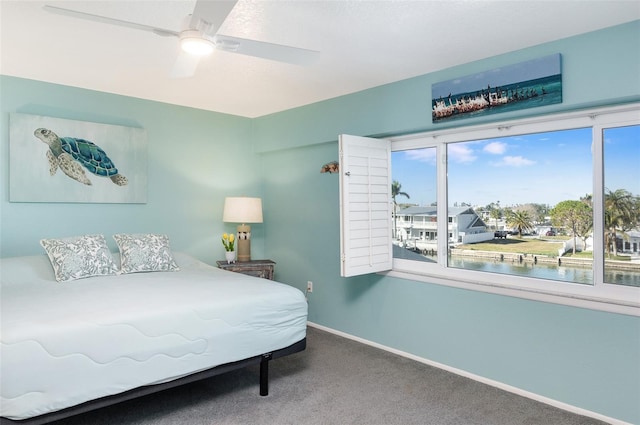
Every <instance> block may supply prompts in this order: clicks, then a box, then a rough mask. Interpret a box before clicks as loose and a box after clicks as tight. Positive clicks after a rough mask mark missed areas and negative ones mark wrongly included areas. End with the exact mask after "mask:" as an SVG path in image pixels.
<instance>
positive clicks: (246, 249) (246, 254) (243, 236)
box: [237, 224, 251, 263]
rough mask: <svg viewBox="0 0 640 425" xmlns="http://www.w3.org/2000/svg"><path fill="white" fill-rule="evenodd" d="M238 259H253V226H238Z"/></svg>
mask: <svg viewBox="0 0 640 425" xmlns="http://www.w3.org/2000/svg"><path fill="white" fill-rule="evenodd" d="M237 241H238V259H237V261H238V262H239V263H242V262H246V261H251V226H249V225H246V224H241V225H239V226H238V238H237Z"/></svg>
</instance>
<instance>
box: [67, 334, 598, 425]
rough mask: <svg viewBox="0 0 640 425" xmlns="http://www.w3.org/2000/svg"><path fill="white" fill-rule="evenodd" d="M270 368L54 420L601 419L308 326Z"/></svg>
mask: <svg viewBox="0 0 640 425" xmlns="http://www.w3.org/2000/svg"><path fill="white" fill-rule="evenodd" d="M270 377H271V380H270V388H269V392H270V395H269V396H268V397H260V396H259V395H258V368H257V367H255V368H254V367H250V368H247V369H244V370H239V371H234V372H230V373H228V374H225V375H222V376H218V377H214V378H211V379H208V380H205V381H201V382H197V383H193V384H189V385H186V386H183V387H180V388H177V389H171V390H167V391H164V392H161V393H158V394H155V395H151V396H147V397H144V398H141V399H136V400H132V401H129V402H125V403H122V404H119V405H116V406H112V407H108V408H104V409H101V410H98V411H95V412H90V413H87V414H84V415H81V416H77V417H74V418H70V419H67V420H64V421H59V422H56V425H63V424H64V425H92V424H95V425H103V424H104V425H107V424H109V425H113V424H119V425H120V424H127V425H129V424H131V425H133V424H136V425H142V424H158V425H174V424H189V425H201V424H202V425H205V424H206V425H209V424H229V425H237V424H242V425H245V424H246V425H248V424H263V425H270V424H274V425H275V424H278V425H280V424H318V425H320V424H322V425H333V424H385V425H386V424H389V425H391V424H402V425H407V424H434V425H449V424H451V425H467V424H469V425H471V424H478V425H501V424H509V425H515V424H522V425H534V424H541V425H542V424H544V425H549V424H554V425H590V424H603V422H601V421H597V420H593V419H590V418H586V417H583V416H579V415H575V414H572V413H568V412H565V411H563V410H560V409H556V408H554V407H551V406H548V405H545V404H541V403H538V402H536V401H533V400H529V399H527V398H524V397H520V396H517V395H514V394H511V393H508V392H505V391H502V390H499V389H496V388H493V387H490V386H487V385H484V384H481V383H478V382H475V381H473V380H471V379H467V378H464V377H460V376H458V375H454V374H451V373H448V372H445V371H443V370H440V369H436V368H433V367H430V366H427V365H424V364H422V363H419V362H416V361H413V360H409V359H406V358H403V357H400V356H397V355H395V354H391V353H388V352H385V351H382V350H379V349H376V348H373V347H370V346H367V345H364V344H360V343H358V342H355V341H351V340H348V339H345V338H341V337H339V336H336V335H333V334H330V333H327V332H323V331H321V330H318V329H314V328H309V331H308V335H307V349H306V350H305V351H303V352H301V353H297V354H294V355H291V356H289V357H286V358H282V359H276V360H273V361H272V362H271V365H270Z"/></svg>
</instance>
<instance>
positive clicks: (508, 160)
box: [493, 155, 536, 167]
mask: <svg viewBox="0 0 640 425" xmlns="http://www.w3.org/2000/svg"><path fill="white" fill-rule="evenodd" d="M535 163H536V162H535V161H532V160H530V159H527V158H523V157H521V156H508V155H507V156H505V157H503V158H502V161H500V162H495V163H493V165H496V166H498V167H501V166H504V167H526V166H528V165H533V164H535Z"/></svg>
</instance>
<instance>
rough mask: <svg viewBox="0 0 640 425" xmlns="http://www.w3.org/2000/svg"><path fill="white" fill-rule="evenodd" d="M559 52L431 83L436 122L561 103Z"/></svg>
mask: <svg viewBox="0 0 640 425" xmlns="http://www.w3.org/2000/svg"><path fill="white" fill-rule="evenodd" d="M560 65H561V64H560V54H553V55H549V56H545V57H542V58H538V59H533V60H530V61H526V62H521V63H518V64H515V65H510V66H504V67H501V68H496V69H492V70H490V71H486V72H480V73H477V74H473V75H468V76H466V77H462V78H455V79H452V80H448V81H443V82H441V83H436V84H433V85H432V86H431V97H432V99H431V115H432V119H433V122H434V123H437V122H445V121H451V120H456V119H463V118H471V117H478V116H484V115H490V114H496V113H502V112H507V111H514V110H519V109H526V108H534V107H538V106H546V105H551V104H554V103H562V72H561V66H560Z"/></svg>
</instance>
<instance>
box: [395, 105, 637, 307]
mask: <svg viewBox="0 0 640 425" xmlns="http://www.w3.org/2000/svg"><path fill="white" fill-rule="evenodd" d="M629 125H640V104H638V103H634V104H626V105H620V106H616V107H606V108H595V109H588V110H583V111H576V112H570V113H560V114H554V115H545V116H539V117H534V118H527V119H517V120H511V121H504V122H498V123H491V124H483V125H473V126H466V127H458V128H448V129H442V130H440V131H437V130H436V131H429V132H424V133H417V134H408V135H403V136H398V137H389V138H387V140H389V141H390V142H391V151H392V152H393V151H403V150H409V149H420V148H429V147H435V148H436V155H437V164H438V166H437V173H436V175H437V188H438V192H437V215H438V222H437V231H438V234H442V235H446V234H448V227H447V226H448V199H447V152H446V151H447V149H446V147H447V144H448V143H456V142H464V141H473V140H480V139H490V138H496V137H509V136H518V135H523V134H532V133H543V132H552V131H559V130H569V129H575V128H591V129H592V151H593V155H592V157H593V164H592V169H593V174H592V176H593V209H594V230H593V232H594V236H593V237H594V246H603V244H604V220H603V214H604V211H603V209H604V202H603V201H604V199H603V198H604V161H603V160H602V159H603V151H604V147H603V132H604V130H605V129H607V128H613V127H622V126H629ZM443 189H444V190H443ZM447 239H448V238H440V239H439V240H438V256H437V262H435V263H429V262H418V261H411V260H406V259H400V258H393V266H392V269H391V270H390V271H387V272H383V273H384V274H385V275H387V276H390V277H398V278H404V279H411V280H416V281H424V282H430V283H436V284H441V285H446V286H453V287H457V288H463V289H471V290H476V291H482V292H489V293H494V294H501V295H508V296H516V297H520V298H526V299H533V300H538V301H545V302H553V303H558V304H563V305H571V306H577V307H586V308H592V309H597V310H603V311H609V312H615V313H621V314H630V315H635V316H640V288H637V287H629V286H623V285H616V284H609V283H604V281H603V280H604V252H602V250H599V249H595V250H594V259H593V262H594V269H593V272H594V273H593V276H594V283H593V285H585V284H578V283H571V282H557V281H551V280H546V279H536V278H530V277H524V276H518V275H508V274H498V273H490V272H482V271H475V270H464V269H459V268H452V267H451V268H450V267H448V266H447V250H448V240H447Z"/></svg>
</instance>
